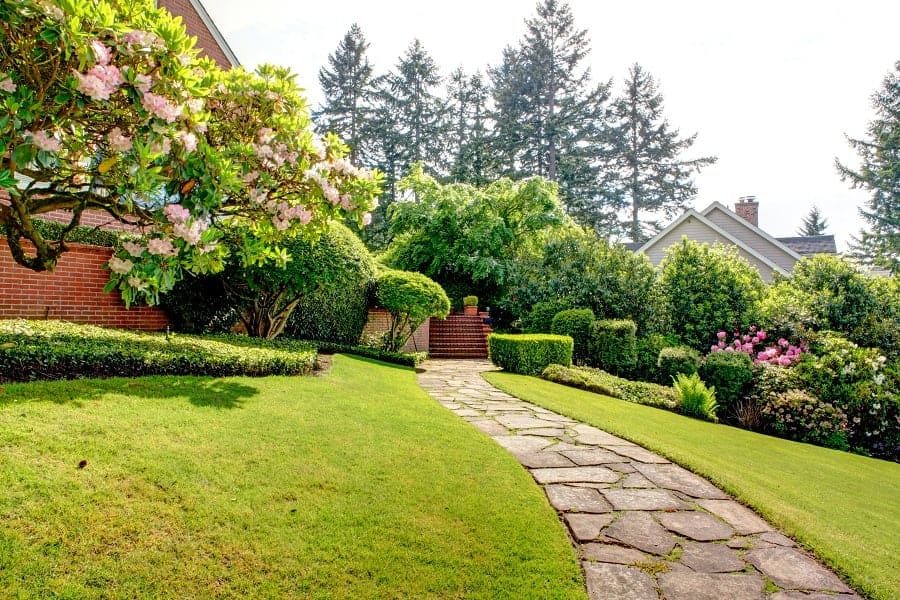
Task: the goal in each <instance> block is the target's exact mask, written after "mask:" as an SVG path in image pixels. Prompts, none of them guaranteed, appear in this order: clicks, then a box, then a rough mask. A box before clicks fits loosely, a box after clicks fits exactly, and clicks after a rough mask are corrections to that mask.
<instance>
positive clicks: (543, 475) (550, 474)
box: [531, 467, 621, 484]
mask: <svg viewBox="0 0 900 600" xmlns="http://www.w3.org/2000/svg"><path fill="white" fill-rule="evenodd" d="M531 474H532V475H533V476H534V478H535V480H537V482H538V483H545V484H546V483H575V482H593V483H615V482H617V481H618V480H619V478H620V477H621V475H620V474H619V473H616V472H615V471H610V470H609V469H607V468H605V467H569V468H549V469H532V471H531Z"/></svg>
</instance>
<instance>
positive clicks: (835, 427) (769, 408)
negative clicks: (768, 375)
mask: <svg viewBox="0 0 900 600" xmlns="http://www.w3.org/2000/svg"><path fill="white" fill-rule="evenodd" d="M762 415H763V419H764V421H765V422H766V424H767V427H768V428H769V429H770V430H771V431H772V433H774V434H775V435H777V436H778V437H783V438H788V439H791V440H797V441H800V442H809V443H811V444H817V445H819V446H825V447H827V448H837V449H839V450H847V449H848V448H849V446H848V444H847V424H848V422H847V415H845V414H844V412H843V411H842V410H841V409H840V408H837V407H836V406H834V405H833V404H831V403H830V402H822V401H821V400H819V399H818V398H816V397H815V396H812V395H810V394H808V393H806V392H804V391H802V390H788V391H786V392H780V393H777V394H769V395H768V397H767V399H766V401H765V403H764V404H763V407H762Z"/></svg>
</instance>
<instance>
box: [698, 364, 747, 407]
mask: <svg viewBox="0 0 900 600" xmlns="http://www.w3.org/2000/svg"><path fill="white" fill-rule="evenodd" d="M698 373H699V374H700V378H701V379H702V380H703V381H704V382H705V383H706V384H707V385H710V386H712V387H714V388H716V402H718V404H719V415H723V414H727V413H728V411H729V409H730V408H731V407H732V406H734V404H735V403H736V402H738V401H739V400H740V399H741V398H743V397H744V396H745V395H746V393H747V392H748V390H749V388H750V386H751V384H752V382H753V361H752V360H751V359H750V356H748V355H747V354H744V353H743V352H727V351H719V352H712V353H710V354H709V355H708V356H707V357H706V358H705V359H703V362H702V363H701V365H700V369H699V371H698Z"/></svg>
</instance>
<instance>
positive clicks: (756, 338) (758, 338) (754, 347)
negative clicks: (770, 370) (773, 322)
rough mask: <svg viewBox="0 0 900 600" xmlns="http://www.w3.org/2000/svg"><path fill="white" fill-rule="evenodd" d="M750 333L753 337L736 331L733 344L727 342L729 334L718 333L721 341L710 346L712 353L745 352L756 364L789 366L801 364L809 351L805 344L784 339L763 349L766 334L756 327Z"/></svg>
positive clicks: (717, 335)
mask: <svg viewBox="0 0 900 600" xmlns="http://www.w3.org/2000/svg"><path fill="white" fill-rule="evenodd" d="M750 331H751V333H752V334H753V335H752V336H751V335H749V334H745V335H741V334H740V332H738V331H735V332H734V339H733V340H732V341H731V343H727V342H726V337H727V334H726V333H725V332H724V331H720V332H718V333H717V334H716V337H717V338H719V341H718V343H717V344H713V345H712V346H710V352H743V353H744V354H747V355H748V356H750V357H751V358H753V359H754V362H756V363H769V364H772V365H780V366H789V365H792V364H795V363H797V362H799V361H800V359H801V357H802V354H803V353H804V352H806V351H807V350H808V348H807V347H806V345H805V344H803V343H801V344H800V345H798V346H794V345H793V344H791V343H790V342H789V341H788V340H786V339H784V338H781V339H779V340H778V343H777V344H774V345H771V346H769V347H768V348H765V349H762V348H759V346H760V345H761V343H762V341H763V340H765V339H766V332H765V331H763V330H760V331H757V330H756V328H755V327H751V328H750ZM747 340H749V341H747Z"/></svg>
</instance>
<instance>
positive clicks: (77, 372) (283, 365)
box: [0, 320, 316, 382]
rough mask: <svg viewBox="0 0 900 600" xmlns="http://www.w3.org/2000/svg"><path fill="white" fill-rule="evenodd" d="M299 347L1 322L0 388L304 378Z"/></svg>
mask: <svg viewBox="0 0 900 600" xmlns="http://www.w3.org/2000/svg"><path fill="white" fill-rule="evenodd" d="M315 361H316V349H315V347H314V346H313V345H311V344H308V343H304V342H291V341H287V340H279V341H276V342H264V341H262V340H257V339H252V338H248V337H244V336H234V335H231V336H210V337H197V336H188V335H172V336H169V337H168V339H167V338H166V335H165V334H163V333H144V332H136V331H126V330H118V329H104V328H102V327H95V326H93V325H78V324H75V323H66V322H62V321H23V320H16V321H0V382H3V381H36V380H42V379H74V378H79V377H120V376H121V377H134V376H140V375H210V376H215V377H222V376H228V375H251V376H263V375H306V374H308V373H310V372H311V371H312V370H313V368H314V366H315Z"/></svg>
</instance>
